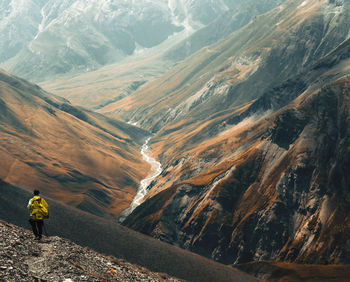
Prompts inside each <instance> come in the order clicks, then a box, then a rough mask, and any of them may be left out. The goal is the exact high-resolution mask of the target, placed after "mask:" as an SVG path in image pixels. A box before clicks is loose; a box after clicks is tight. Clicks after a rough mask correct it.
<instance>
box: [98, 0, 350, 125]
mask: <svg viewBox="0 0 350 282" xmlns="http://www.w3.org/2000/svg"><path fill="white" fill-rule="evenodd" d="M348 17H349V6H348V5H346V4H344V5H340V6H338V4H336V3H329V2H328V1H314V0H313V1H287V2H286V3H285V4H283V5H282V6H280V7H277V8H276V9H274V10H273V11H271V12H269V13H267V14H264V15H262V16H259V17H256V18H255V19H254V20H253V21H252V22H251V23H250V24H248V25H247V26H245V27H244V28H242V29H241V30H239V31H237V32H235V33H233V34H232V35H230V37H228V38H227V39H226V40H224V41H220V42H219V43H217V44H215V45H212V46H210V47H207V48H204V49H201V50H200V51H198V52H196V53H195V54H193V55H192V56H191V57H190V58H188V59H186V60H185V61H183V62H181V63H179V64H177V65H176V66H175V67H174V68H172V69H171V70H170V71H168V72H167V73H166V74H165V75H163V76H161V77H159V78H158V79H156V80H154V81H152V82H150V83H147V84H144V85H143V86H141V87H140V88H139V89H138V91H136V92H135V93H134V94H133V95H131V96H129V97H126V98H124V99H123V100H121V101H118V102H116V103H112V104H109V105H108V106H106V107H105V108H102V109H101V112H103V113H112V114H115V115H119V116H122V117H123V118H124V119H126V120H128V119H130V120H131V121H132V122H138V123H139V124H140V125H141V126H143V127H144V128H147V129H151V130H153V131H157V130H159V129H160V128H162V127H163V126H164V125H166V124H167V123H169V122H171V121H173V120H179V119H186V120H187V121H186V122H191V121H192V120H198V119H204V118H206V117H207V116H208V115H210V114H213V113H216V112H218V111H221V110H224V109H226V108H228V107H231V106H238V105H241V104H242V103H245V102H249V101H251V100H252V99H256V98H258V97H260V96H261V95H262V93H263V92H264V91H265V90H266V89H267V88H268V87H271V86H274V85H277V84H279V83H280V82H281V81H283V80H285V79H287V78H289V77H290V76H293V75H295V74H297V73H298V72H300V71H301V70H303V69H304V68H306V67H308V66H310V65H311V64H313V63H315V62H316V61H317V60H318V59H319V58H321V57H322V56H324V55H326V54H327V53H328V52H330V51H331V50H332V49H333V48H335V47H336V46H337V45H338V44H340V43H341V42H343V41H344V40H345V39H346V37H347V35H348V32H347V31H348V30H349V25H350V23H349V21H348V20H347V18H348Z"/></svg>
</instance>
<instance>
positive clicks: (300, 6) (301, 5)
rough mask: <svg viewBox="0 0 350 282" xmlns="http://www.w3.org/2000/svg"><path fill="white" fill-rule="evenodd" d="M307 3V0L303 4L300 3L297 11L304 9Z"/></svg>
mask: <svg viewBox="0 0 350 282" xmlns="http://www.w3.org/2000/svg"><path fill="white" fill-rule="evenodd" d="M307 3H308V0H305V1H304V2H303V3H301V4H300V5H299V6H298V9H300V8H302V7H304V6H305V5H306V4H307Z"/></svg>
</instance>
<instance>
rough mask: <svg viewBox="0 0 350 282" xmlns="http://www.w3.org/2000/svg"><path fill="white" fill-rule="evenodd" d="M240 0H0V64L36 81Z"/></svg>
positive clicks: (207, 18) (154, 40)
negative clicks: (0, 0) (0, 43)
mask: <svg viewBox="0 0 350 282" xmlns="http://www.w3.org/2000/svg"><path fill="white" fill-rule="evenodd" d="M239 2H241V1H238V0H230V1H228V0H226V1H223V0H222V1H215V2H213V1H180V0H169V1H168V0H152V1H148V0H143V1H97V0H94V1H82V0H66V1H57V0H49V1H31V0H30V1H26V2H25V3H24V4H23V3H22V1H18V0H12V1H7V0H3V1H2V3H1V7H2V8H1V10H0V19H1V20H0V31H1V33H0V34H1V36H0V39H1V42H3V43H2V45H0V47H1V48H0V50H1V51H0V63H1V62H2V67H3V68H5V69H6V70H7V71H9V72H11V73H14V74H17V75H20V76H23V77H25V78H30V79H32V80H36V81H42V80H44V79H46V78H49V77H52V76H53V75H57V74H64V73H72V72H74V73H77V72H86V71H89V70H94V69H96V68H99V67H101V66H103V65H105V64H109V63H112V62H115V61H118V60H121V59H122V58H125V57H127V56H129V55H131V54H133V53H134V52H137V51H139V50H142V49H143V48H150V47H153V46H156V45H158V44H160V43H162V42H163V41H164V40H166V39H168V38H169V37H171V36H172V35H174V34H175V33H178V32H181V31H183V32H185V33H186V34H191V33H192V32H193V31H194V30H196V29H198V28H200V27H202V26H204V25H206V24H208V23H210V22H211V21H212V20H214V19H215V18H216V17H217V16H219V15H221V14H222V13H224V12H225V11H227V10H228V9H230V8H232V7H233V6H235V5H236V3H239Z"/></svg>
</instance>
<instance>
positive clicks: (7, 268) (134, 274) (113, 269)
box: [0, 220, 182, 282]
mask: <svg viewBox="0 0 350 282" xmlns="http://www.w3.org/2000/svg"><path fill="white" fill-rule="evenodd" d="M0 238H1V239H0V280H1V281H8V282H10V281H65V282H68V281H182V280H179V279H176V278H172V277H169V276H168V275H166V274H159V273H154V272H151V271H149V270H147V269H145V268H142V267H139V266H137V265H132V264H130V263H128V262H126V261H124V260H121V259H117V258H114V257H110V256H105V255H102V254H99V253H97V252H94V251H92V250H90V249H88V248H83V247H81V246H79V245H76V244H74V243H72V242H70V241H69V240H66V239H62V238H60V237H45V236H44V237H43V239H42V240H41V241H36V240H34V238H33V234H32V232H30V231H28V230H26V229H23V228H20V227H17V226H14V225H12V224H9V223H6V222H4V221H1V220H0Z"/></svg>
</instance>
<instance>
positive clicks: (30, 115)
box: [0, 72, 149, 216]
mask: <svg viewBox="0 0 350 282" xmlns="http://www.w3.org/2000/svg"><path fill="white" fill-rule="evenodd" d="M0 108H1V110H0V128H1V136H0V141H1V142H0V159H1V166H0V178H1V179H3V180H4V181H6V182H8V183H11V184H14V185H18V186H21V187H25V188H26V189H29V190H32V189H33V188H39V189H40V190H42V191H43V192H44V194H47V195H50V196H51V197H55V198H57V199H59V200H61V201H62V202H65V203H69V204H72V205H74V206H77V207H79V208H81V209H83V210H86V211H90V212H92V213H94V214H97V215H101V216H107V215H113V216H115V215H118V214H119V212H120V211H121V210H122V209H124V208H126V207H127V206H128V205H129V203H130V202H131V201H132V199H133V196H134V195H135V192H136V188H137V186H138V183H139V181H140V179H142V178H143V177H144V176H145V175H146V174H147V170H148V168H149V167H148V165H147V164H146V163H145V162H144V161H143V160H142V157H141V155H140V152H139V145H140V144H141V142H142V140H143V139H144V138H145V136H146V132H144V131H142V130H140V129H138V128H135V127H133V126H130V125H127V124H124V123H121V122H118V121H115V120H111V119H108V118H106V117H103V116H101V115H98V114H94V113H91V112H88V111H85V110H84V109H81V108H76V107H73V106H71V105H70V104H69V102H68V101H66V100H63V99H61V98H57V97H55V96H52V95H50V94H48V93H46V92H44V91H42V90H41V89H40V88H39V87H37V86H35V85H32V84H30V83H27V82H25V81H23V80H21V79H19V78H16V77H12V76H10V75H9V74H7V73H5V72H0Z"/></svg>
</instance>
